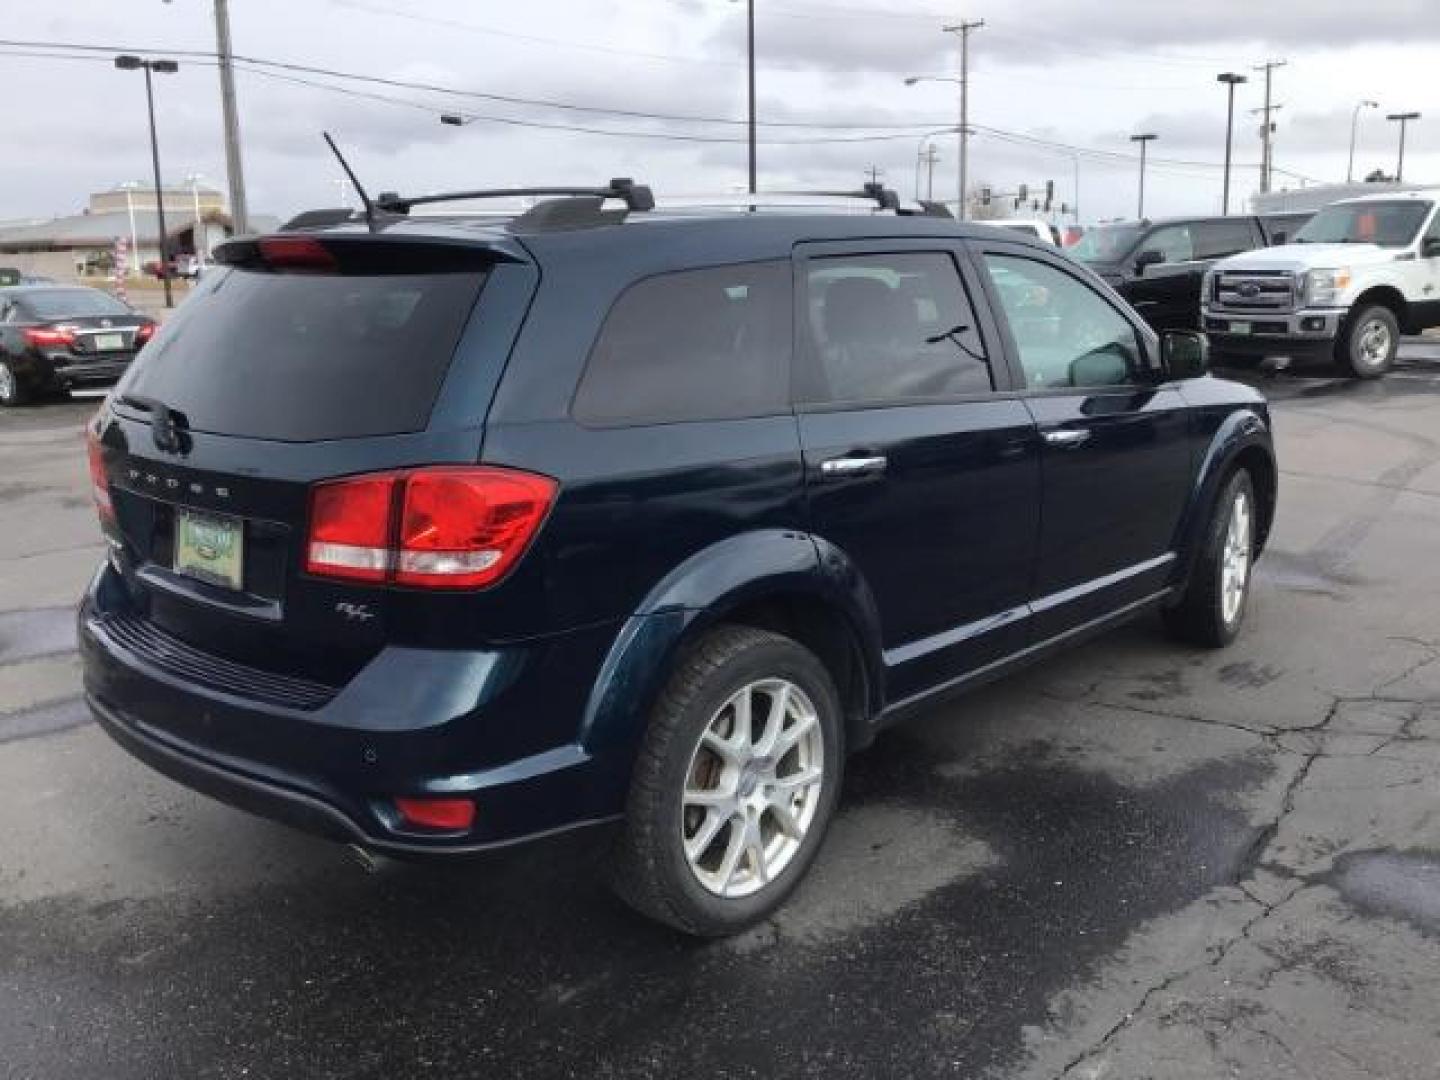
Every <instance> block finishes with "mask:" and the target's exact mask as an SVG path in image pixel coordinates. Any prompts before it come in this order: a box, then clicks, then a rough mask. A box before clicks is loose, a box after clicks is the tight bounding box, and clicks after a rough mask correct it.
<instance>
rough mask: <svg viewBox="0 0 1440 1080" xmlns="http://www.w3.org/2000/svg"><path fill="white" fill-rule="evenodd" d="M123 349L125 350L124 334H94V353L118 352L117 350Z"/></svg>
mask: <svg viewBox="0 0 1440 1080" xmlns="http://www.w3.org/2000/svg"><path fill="white" fill-rule="evenodd" d="M123 348H125V335H124V334H96V335H95V351H96V352H116V351H118V350H120V349H123Z"/></svg>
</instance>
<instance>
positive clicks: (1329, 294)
mask: <svg viewBox="0 0 1440 1080" xmlns="http://www.w3.org/2000/svg"><path fill="white" fill-rule="evenodd" d="M1437 206H1440V190H1433V191H1409V192H1399V193H1391V194H1387V195H1366V196H1363V197H1362V198H1358V199H1346V200H1345V201H1343V202H1337V203H1332V204H1331V205H1329V206H1327V207H1326V208H1325V209H1323V210H1321V211H1320V212H1319V213H1318V214H1316V215H1315V216H1314V217H1313V218H1311V219H1310V221H1309V222H1307V223H1306V224H1305V225H1304V226H1303V227H1301V229H1300V231H1299V232H1297V233H1296V234H1295V239H1294V240H1293V241H1291V242H1290V243H1288V244H1282V245H1280V246H1278V247H1271V248H1262V249H1260V250H1258V251H1247V252H1245V253H1244V254H1241V255H1234V256H1231V257H1230V258H1228V259H1224V260H1221V261H1220V262H1217V263H1216V264H1215V265H1214V266H1213V267H1211V269H1210V271H1209V272H1208V273H1207V274H1206V275H1205V281H1204V285H1203V288H1202V292H1201V308H1200V317H1201V326H1202V327H1203V328H1204V330H1205V332H1206V333H1207V334H1208V335H1209V337H1210V342H1211V347H1212V351H1213V353H1214V354H1215V356H1216V358H1217V359H1219V360H1223V359H1225V358H1226V357H1237V358H1238V357H1252V358H1260V359H1268V358H1286V359H1294V360H1303V359H1308V358H1314V357H1324V358H1328V359H1331V360H1333V361H1334V362H1335V364H1336V365H1338V366H1339V368H1340V369H1341V370H1342V371H1344V372H1345V373H1346V374H1347V375H1351V376H1354V377H1356V378H1361V379H1369V378H1374V377H1376V376H1378V375H1383V374H1384V373H1385V372H1386V371H1388V370H1390V367H1391V365H1392V364H1393V363H1394V362H1395V350H1396V348H1397V347H1398V346H1399V344H1400V335H1401V334H1414V333H1418V332H1419V331H1421V330H1424V329H1427V328H1429V327H1432V326H1440V212H1437V209H1436V208H1437Z"/></svg>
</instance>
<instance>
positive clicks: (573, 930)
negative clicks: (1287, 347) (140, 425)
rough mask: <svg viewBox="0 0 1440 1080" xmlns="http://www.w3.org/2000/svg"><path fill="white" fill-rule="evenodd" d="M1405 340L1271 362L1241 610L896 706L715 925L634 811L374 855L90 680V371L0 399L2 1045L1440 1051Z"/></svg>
mask: <svg viewBox="0 0 1440 1080" xmlns="http://www.w3.org/2000/svg"><path fill="white" fill-rule="evenodd" d="M1431 351H1433V352H1435V353H1436V354H1437V355H1436V356H1435V357H1434V358H1433V360H1432V358H1431V357H1430V356H1429V355H1428V353H1429V352H1431ZM1407 354H1408V355H1409V356H1410V357H1411V358H1412V359H1411V360H1410V361H1409V362H1407V363H1406V364H1405V365H1403V366H1402V368H1401V369H1400V370H1399V371H1397V372H1396V373H1395V374H1394V375H1392V376H1391V377H1390V378H1388V379H1387V380H1385V381H1384V382H1383V383H1376V384H1362V385H1357V384H1354V383H1350V382H1347V381H1343V380H1338V379H1331V378H1328V377H1327V376H1325V375H1324V374H1323V373H1315V374H1305V373H1302V374H1297V375H1282V376H1278V377H1275V378H1263V377H1261V376H1258V375H1250V376H1247V378H1248V379H1250V380H1251V381H1254V382H1256V383H1257V384H1258V385H1261V386H1263V387H1264V389H1265V390H1266V392H1267V394H1268V395H1269V396H1270V397H1271V398H1272V401H1273V402H1274V406H1275V413H1276V427H1277V434H1278V439H1279V451H1280V455H1281V465H1282V469H1283V471H1284V475H1283V477H1282V484H1281V508H1280V513H1279V518H1278V521H1277V526H1276V532H1275V535H1274V538H1273V540H1272V549H1271V551H1270V552H1269V553H1267V555H1266V556H1265V558H1264V559H1263V560H1262V562H1261V564H1260V569H1259V575H1258V591H1257V593H1256V595H1255V599H1254V606H1253V608H1252V611H1251V619H1250V623H1249V625H1248V626H1247V629H1246V631H1245V632H1244V634H1243V635H1242V637H1241V638H1240V640H1239V641H1238V642H1237V643H1236V644H1235V645H1234V646H1233V647H1232V648H1230V649H1228V650H1225V651H1223V652H1218V653H1202V652H1194V651H1189V650H1185V649H1180V648H1177V647H1175V646H1174V645H1172V644H1170V643H1169V642H1167V641H1166V640H1165V639H1164V638H1163V637H1162V636H1161V635H1160V634H1159V633H1158V630H1157V628H1156V627H1155V626H1154V625H1153V624H1151V623H1149V622H1147V623H1143V624H1139V625H1136V626H1132V627H1128V628H1126V629H1123V630H1120V631H1117V632H1115V633H1113V634H1111V635H1109V636H1107V637H1105V638H1103V639H1101V640H1098V641H1096V642H1094V643H1092V644H1090V645H1088V646H1086V647H1084V648H1083V649H1081V650H1079V651H1077V652H1074V653H1072V654H1070V655H1068V656H1065V657H1062V658H1059V659H1056V660H1054V661H1052V662H1050V663H1047V664H1044V665H1042V666H1040V667H1037V668H1034V669H1032V670H1031V671H1029V672H1027V673H1025V674H1023V675H1021V676H1019V677H1017V678H1015V679H1012V680H1010V681H1009V682H1006V683H1002V684H997V685H995V686H992V687H990V688H987V689H986V690H983V691H981V692H979V693H977V694H974V695H971V696H969V697H967V698H963V699H960V700H958V701H956V702H953V703H951V704H949V705H946V706H944V707H942V708H939V709H937V710H935V711H934V712H933V713H931V714H929V715H926V716H923V717H920V718H918V719H917V720H916V721H915V722H913V723H911V724H909V725H907V726H905V727H902V728H900V729H898V730H895V731H893V732H890V733H888V734H887V735H886V736H884V737H883V738H882V739H881V740H880V742H879V743H878V744H877V745H876V746H875V747H874V748H873V749H872V750H870V751H868V752H866V753H864V754H862V755H860V756H858V757H857V758H855V759H854V760H853V762H852V764H851V767H850V771H849V773H848V776H847V780H846V786H845V793H844V799H843V802H842V809H841V814H840V816H839V818H838V819H837V821H836V822H835V825H834V827H833V832H832V835H831V837H830V839H829V840H828V841H827V844H826V847H825V849H824V851H823V852H822V856H821V860H820V862H819V863H818V864H817V866H816V868H815V871H814V873H813V874H812V877H811V879H810V880H808V881H807V882H806V883H805V885H804V886H803V887H802V889H801V890H800V891H799V893H797V895H796V896H795V898H794V899H793V900H792V902H791V903H790V904H789V905H788V906H787V908H786V909H785V910H784V911H783V912H782V913H781V914H780V915H779V916H778V917H777V918H776V919H775V920H773V921H772V922H770V923H768V924H766V925H764V926H762V927H760V928H757V929H756V930H753V931H751V932H749V933H747V934H745V935H743V936H741V937H739V938H737V939H734V940H731V941H727V942H712V943H698V942H694V941H690V940H687V939H683V938H679V937H676V936H675V935H673V934H671V933H669V932H667V931H664V930H661V929H659V928H657V927H654V926H652V925H650V924H648V923H646V922H645V921H643V920H641V919H639V918H638V917H636V916H634V915H632V914H631V913H630V912H629V911H628V910H627V909H626V908H624V907H623V906H621V905H620V904H619V903H618V902H617V901H615V900H613V899H611V897H610V896H609V894H608V893H607V892H606V890H605V888H604V886H603V884H602V883H601V877H600V869H599V866H600V863H601V861H602V860H603V855H604V852H603V844H596V843H593V842H592V843H589V844H581V843H578V842H575V841H568V842H564V843H556V844H551V845H548V846H546V847H543V848H537V849H530V850H522V851H517V852H512V853H509V854H507V855H504V856H492V857H489V858H486V859H483V860H479V861H476V862H471V863H466V864H463V865H452V866H440V867H434V866H416V865H405V864H399V863H390V862H384V863H382V864H380V866H379V867H378V869H376V870H375V871H374V872H367V871H366V870H365V869H364V868H362V867H361V866H360V865H359V864H358V863H357V862H355V861H354V860H353V859H352V858H350V857H349V856H348V854H347V853H346V852H345V851H344V850H343V849H339V848H336V847H334V846H332V845H329V844H326V843H324V842H322V841H318V840H313V839H311V838H308V837H305V836H301V835H299V834H295V833H292V832H289V831H287V830H285V829H283V828H282V827H280V826H277V825H272V824H270V823H268V822H264V821H259V820H256V819H253V818H250V817H247V816H245V815H244V814H241V813H239V812H238V811H233V810H231V809H229V808H227V807H224V806H221V805H219V804H216V803H213V802H210V801H208V800H205V799H203V798H202V797H200V796H197V795H193V794H191V793H190V792H188V791H186V790H185V789H183V788H180V787H177V786H175V785H173V784H171V783H170V782H169V781H167V780H165V779H163V778H161V777H159V776H157V775H155V774H153V773H151V772H149V771H148V770H146V769H144V768H143V767H142V766H140V765H139V764H138V763H135V762H133V761H131V760H130V759H129V758H127V757H126V756H125V755H124V754H123V753H122V752H121V751H119V750H118V749H117V748H116V747H114V746H112V745H111V744H110V743H109V742H108V741H107V740H106V739H105V737H104V736H103V735H101V734H100V733H99V732H98V730H96V729H95V727H94V726H93V724H91V723H89V722H88V719H87V717H86V716H85V714H84V711H83V708H82V707H81V706H80V704H79V702H78V699H77V696H76V695H77V692H78V676H77V673H76V668H75V661H74V655H73V628H72V627H71V625H70V609H69V604H70V603H71V602H72V601H73V599H74V597H75V596H76V595H77V594H78V593H79V591H80V590H81V588H82V587H83V584H84V582H85V580H86V578H87V577H88V575H89V573H90V571H91V569H92V568H93V566H94V564H95V562H96V560H97V559H98V557H99V545H98V543H97V534H96V532H95V528H94V525H93V521H92V512H91V510H90V507H89V504H88V491H87V486H88V480H87V477H86V474H85V465H84V457H83V450H82V447H81V443H80V439H79V429H80V425H81V423H82V422H83V419H84V417H85V415H86V414H87V412H88V411H89V409H90V408H92V407H93V403H92V404H91V405H83V404H71V405H60V406H53V407H47V408H45V409H33V410H25V411H23V412H20V413H4V414H0V461H3V462H4V465H5V469H4V472H3V473H0V520H3V521H4V523H5V528H4V529H3V530H0V821H3V822H4V828H3V830H0V1076H3V1077H25V1078H30V1077H35V1078H41V1077H43V1078H47V1080H49V1078H68V1077H94V1076H105V1077H107V1078H116V1080H123V1078H130V1077H135V1078H140V1077H146V1078H149V1077H172V1076H174V1077H242V1076H243V1077H271V1076H275V1077H296V1076H304V1077H331V1076H334V1077H342V1076H343V1077H371V1076H374V1077H382V1076H383V1077H392V1076H415V1075H427V1074H433V1075H438V1076H455V1075H467V1076H469V1075H473V1076H504V1077H510V1076H537V1077H549V1076H576V1077H609V1076H653V1077H672V1076H681V1075H693V1076H727V1077H729V1076H733V1077H789V1076H815V1077H827V1078H829V1077H850V1076H855V1077H871V1076H917V1077H920V1076H938V1075H954V1076H962V1077H977V1076H993V1077H1007V1078H1009V1077H1014V1078H1030V1077H1037V1078H1038V1077H1062V1076H1069V1077H1076V1078H1087V1080H1099V1078H1101V1077H1104V1078H1106V1080H1112V1078H1126V1080H1140V1078H1149V1077H1154V1078H1159V1077H1164V1078H1166V1080H1170V1078H1189V1077H1194V1078H1196V1080H1200V1078H1204V1080H1213V1078H1215V1077H1221V1076H1232V1075H1233V1076H1245V1077H1265V1078H1267V1080H1268V1078H1272V1077H1274V1078H1288V1077H1295V1078H1300V1077H1306V1078H1327V1080H1328V1078H1331V1077H1335V1078H1346V1077H1352V1076H1353V1077H1359V1076H1386V1077H1391V1076H1393V1077H1397V1078H1400V1077H1403V1078H1405V1080H1415V1078H1424V1077H1430V1076H1440V1064H1437V1063H1440V993H1437V991H1440V804H1437V781H1436V766H1437V764H1440V560H1437V559H1436V558H1435V557H1434V549H1435V544H1436V542H1437V538H1440V349H1437V348H1435V347H1433V346H1422V347H1412V348H1410V349H1408V350H1407Z"/></svg>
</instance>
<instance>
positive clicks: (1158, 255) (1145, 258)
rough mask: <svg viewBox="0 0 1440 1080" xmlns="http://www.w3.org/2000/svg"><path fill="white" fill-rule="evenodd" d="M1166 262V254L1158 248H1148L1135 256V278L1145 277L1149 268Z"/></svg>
mask: <svg viewBox="0 0 1440 1080" xmlns="http://www.w3.org/2000/svg"><path fill="white" fill-rule="evenodd" d="M1164 261H1165V253H1164V252H1163V251H1159V250H1157V249H1156V248H1146V249H1145V250H1144V251H1142V252H1140V254H1139V255H1136V256H1135V276H1136V277H1144V276H1145V268H1146V267H1147V266H1158V265H1159V264H1160V263H1163V262H1164Z"/></svg>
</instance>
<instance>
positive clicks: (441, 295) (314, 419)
mask: <svg viewBox="0 0 1440 1080" xmlns="http://www.w3.org/2000/svg"><path fill="white" fill-rule="evenodd" d="M483 281H484V277H483V275H481V274H473V273H469V274H466V273H445V274H395V275H375V276H369V275H367V276H363V277H362V276H345V275H311V274H270V273H264V272H259V271H251V270H214V271H212V272H211V274H210V275H208V276H207V277H206V279H205V281H204V283H203V284H202V285H201V286H200V288H199V289H198V290H197V291H196V292H195V293H194V294H193V295H191V296H190V298H189V299H187V300H186V301H185V303H184V304H182V305H181V306H180V307H179V309H177V311H176V312H175V314H174V316H172V317H171V319H170V321H169V322H168V323H166V325H165V327H164V329H163V330H162V331H161V332H160V333H159V334H158V335H157V336H156V338H155V340H154V342H153V343H152V344H151V345H150V346H149V348H147V349H146V350H145V351H144V353H143V354H142V355H141V358H140V360H139V362H138V363H137V364H136V365H135V366H134V368H132V369H131V372H130V374H129V375H127V377H126V378H125V380H124V381H123V382H122V383H121V392H122V393H133V394H140V395H144V396H147V397H153V398H157V399H159V400H160V401H163V402H164V403H165V404H166V405H168V406H170V407H171V408H173V409H178V410H180V411H181V412H182V413H184V414H185V416H186V418H187V419H188V420H189V422H190V427H191V428H192V429H193V430H196V431H208V432H212V433H214V434H220V435H245V436H250V437H253V438H259V439H280V440H286V441H292V442H303V441H309V440H319V439H345V438H357V437H361V436H366V435H395V434H400V433H402V432H407V431H419V430H421V429H423V428H424V427H425V424H426V423H427V421H428V420H429V417H430V410H431V408H432V406H433V405H434V403H435V397H436V394H437V393H438V392H439V389H440V384H441V382H442V381H443V380H444V378H445V373H446V371H447V370H448V368H449V366H450V359H451V356H452V355H453V354H454V352H455V345H456V343H457V342H458V341H459V339H460V334H461V332H462V331H463V329H464V327H465V322H466V319H467V318H468V317H469V315H470V310H471V308H473V307H474V305H475V299H476V297H477V296H478V294H479V291H480V287H481V285H482V283H483Z"/></svg>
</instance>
